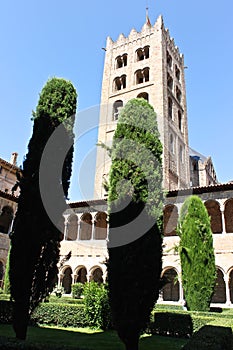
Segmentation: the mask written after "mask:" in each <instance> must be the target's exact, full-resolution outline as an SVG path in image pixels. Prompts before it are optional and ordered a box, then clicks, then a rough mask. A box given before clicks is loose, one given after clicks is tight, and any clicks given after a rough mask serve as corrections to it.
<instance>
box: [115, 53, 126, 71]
mask: <svg viewBox="0 0 233 350" xmlns="http://www.w3.org/2000/svg"><path fill="white" fill-rule="evenodd" d="M125 66H127V54H124V55H122V56H117V58H116V68H117V69H118V68H122V67H125Z"/></svg>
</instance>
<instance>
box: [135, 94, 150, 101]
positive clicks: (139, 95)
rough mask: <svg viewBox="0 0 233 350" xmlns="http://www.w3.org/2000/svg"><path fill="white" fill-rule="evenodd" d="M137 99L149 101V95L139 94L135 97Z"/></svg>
mask: <svg viewBox="0 0 233 350" xmlns="http://www.w3.org/2000/svg"><path fill="white" fill-rule="evenodd" d="M137 97H138V98H144V100H146V101H149V95H148V93H147V92H141V93H140V94H138V95H137Z"/></svg>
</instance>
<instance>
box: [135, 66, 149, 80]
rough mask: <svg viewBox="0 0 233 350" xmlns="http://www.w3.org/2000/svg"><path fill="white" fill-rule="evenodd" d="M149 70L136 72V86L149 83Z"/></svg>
mask: <svg viewBox="0 0 233 350" xmlns="http://www.w3.org/2000/svg"><path fill="white" fill-rule="evenodd" d="M149 70H150V69H149V68H148V67H146V68H143V69H139V70H137V71H136V72H135V80H136V81H135V82H136V84H142V83H146V82H147V81H149Z"/></svg>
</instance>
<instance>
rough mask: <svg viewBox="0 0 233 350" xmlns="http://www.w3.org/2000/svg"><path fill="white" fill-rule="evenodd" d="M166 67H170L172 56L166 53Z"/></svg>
mask: <svg viewBox="0 0 233 350" xmlns="http://www.w3.org/2000/svg"><path fill="white" fill-rule="evenodd" d="M167 65H168V67H170V68H171V67H172V56H171V55H170V53H169V52H168V51H167Z"/></svg>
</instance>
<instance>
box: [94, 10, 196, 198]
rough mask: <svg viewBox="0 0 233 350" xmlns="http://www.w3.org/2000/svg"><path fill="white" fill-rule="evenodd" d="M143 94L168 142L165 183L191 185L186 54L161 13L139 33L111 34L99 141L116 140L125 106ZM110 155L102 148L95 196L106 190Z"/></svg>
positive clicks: (165, 145) (169, 187)
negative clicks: (185, 74)
mask: <svg viewBox="0 0 233 350" xmlns="http://www.w3.org/2000/svg"><path fill="white" fill-rule="evenodd" d="M135 97H143V98H145V99H146V100H148V102H149V103H150V104H151V105H152V106H153V107H154V110H155V112H156V114H157V121H158V128H159V132H160V138H161V142H162V144H163V185H164V188H166V189H167V190H173V189H178V188H184V187H189V185H190V170H189V147H188V125H187V108H186V89H185V76H184V56H183V55H182V54H181V53H180V52H179V49H178V47H177V46H176V45H175V42H174V39H172V38H171V37H170V34H169V31H168V29H165V27H164V24H163V18H162V16H159V17H158V19H157V21H156V23H155V24H154V26H153V25H151V23H150V20H149V17H148V15H147V16H146V22H145V24H144V25H143V27H142V29H141V31H140V32H137V31H136V30H135V29H132V30H131V32H130V34H129V36H128V37H125V36H124V35H123V34H120V35H119V37H118V39H117V40H116V41H115V42H114V41H113V40H112V39H111V38H110V37H108V38H107V43H106V48H105V63H104V72H103V82H102V94H101V108H100V121H99V134H98V142H103V143H104V144H106V145H111V141H112V138H113V134H114V130H115V128H116V125H117V120H118V116H119V112H120V109H121V108H122V107H123V106H124V105H125V104H126V103H127V101H129V100H130V99H132V98H135ZM110 164H111V163H110V159H109V157H108V154H107V152H106V150H104V149H103V148H101V147H98V150H97V160H96V175H95V190H94V198H104V196H105V195H106V193H105V190H104V188H103V186H102V183H103V180H104V179H105V178H106V179H107V177H108V173H109V169H110Z"/></svg>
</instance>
